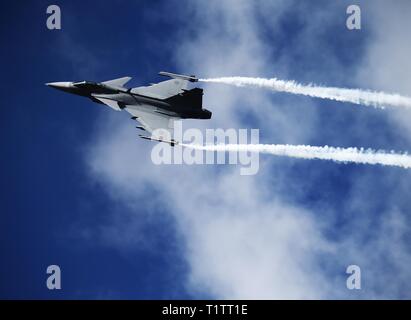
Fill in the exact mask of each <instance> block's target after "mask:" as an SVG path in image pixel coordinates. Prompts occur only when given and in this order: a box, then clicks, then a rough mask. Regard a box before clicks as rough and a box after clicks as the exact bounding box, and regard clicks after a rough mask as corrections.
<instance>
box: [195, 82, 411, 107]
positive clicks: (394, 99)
mask: <svg viewBox="0 0 411 320" xmlns="http://www.w3.org/2000/svg"><path fill="white" fill-rule="evenodd" d="M199 81H203V82H214V83H224V84H229V85H234V86H237V87H244V86H251V87H260V88H268V89H271V90H274V91H279V92H288V93H293V94H301V95H305V96H310V97H316V98H322V99H330V100H335V101H341V102H351V103H355V104H361V105H366V106H373V107H375V108H381V109H383V108H384V107H385V106H391V107H403V108H411V98H410V97H405V96H401V95H399V94H389V93H384V92H375V91H369V90H361V89H346V88H336V87H321V86H317V85H314V84H308V85H302V84H299V83H297V82H295V81H284V80H279V79H276V78H272V79H264V78H249V77H222V78H210V79H199Z"/></svg>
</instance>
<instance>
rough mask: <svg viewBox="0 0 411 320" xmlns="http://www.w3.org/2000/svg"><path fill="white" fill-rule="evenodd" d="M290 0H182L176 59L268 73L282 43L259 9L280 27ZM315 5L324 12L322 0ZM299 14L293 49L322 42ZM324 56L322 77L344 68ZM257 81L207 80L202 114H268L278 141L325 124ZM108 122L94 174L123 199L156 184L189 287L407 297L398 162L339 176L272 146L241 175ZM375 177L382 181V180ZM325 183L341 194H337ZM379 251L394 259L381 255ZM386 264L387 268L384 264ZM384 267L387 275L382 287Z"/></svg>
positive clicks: (218, 120) (260, 117) (261, 294)
mask: <svg viewBox="0 0 411 320" xmlns="http://www.w3.org/2000/svg"><path fill="white" fill-rule="evenodd" d="M293 5H294V2H288V1H287V2H278V3H276V4H275V5H273V4H272V3H271V2H270V3H265V2H258V6H257V5H256V4H255V3H254V2H249V1H234V0H233V1H209V2H207V3H202V2H187V3H185V4H184V6H179V7H178V8H179V9H181V10H182V13H183V14H186V15H187V18H188V17H189V18H190V21H191V22H192V23H190V24H189V25H187V26H186V29H185V30H182V31H181V33H179V34H178V42H177V45H178V47H177V48H176V51H175V52H176V56H175V59H176V61H177V63H178V65H179V68H180V69H181V70H192V71H193V73H197V74H202V75H204V76H212V75H216V74H240V73H241V74H244V75H258V74H266V72H267V70H270V68H273V63H274V62H273V57H272V56H271V55H270V52H271V51H270V50H267V48H268V46H272V47H276V46H277V45H279V44H276V43H275V41H273V42H270V43H268V42H267V40H266V38H264V37H263V36H262V32H261V26H260V24H259V22H260V19H261V18H264V17H267V15H262V14H261V13H262V12H267V10H273V12H275V13H276V14H274V15H272V16H269V17H267V18H269V19H266V20H264V23H265V24H267V25H268V26H269V28H270V30H271V29H272V30H275V29H278V28H281V23H282V20H281V14H280V13H281V12H285V11H286V10H292V6H293ZM273 6H274V7H273ZM274 9H275V10H274ZM316 12H321V14H322V15H324V16H327V15H328V14H329V13H328V12H326V11H321V8H318V11H316ZM331 14H333V13H331ZM305 23H306V24H307V28H309V30H310V34H309V36H310V37H311V38H310V39H305V41H304V42H303V43H300V44H299V45H298V46H297V45H296V47H295V48H294V50H298V54H303V52H304V50H307V51H309V50H315V52H317V51H318V50H317V49H318V47H324V48H328V46H329V44H328V42H327V39H324V38H316V35H317V33H316V30H323V29H324V26H323V25H322V24H321V23H320V22H319V21H318V20H315V19H313V20H312V21H311V20H309V21H305ZM302 32H303V31H302ZM310 41H311V42H312V41H316V46H315V48H314V47H310V46H308V45H307V46H305V45H304V44H309V43H310ZM290 50H292V49H290ZM222 53H224V54H222ZM294 53H295V54H297V52H294ZM255 57H258V59H255ZM327 59H329V62H330V64H331V65H333V66H334V69H332V70H321V69H319V70H318V72H319V73H321V72H323V74H322V76H323V77H325V76H328V77H330V78H332V77H333V75H338V76H341V73H342V71H344V69H343V68H342V67H338V63H334V62H331V61H334V60H333V59H337V58H335V57H333V56H330V57H327ZM278 61H279V62H278V63H279V64H280V63H281V65H282V66H281V68H282V70H285V71H286V70H287V69H292V65H293V63H294V61H293V59H291V58H289V57H288V58H286V57H284V56H281V57H280V58H279V59H278ZM392 63H393V64H394V63H395V62H394V61H393V62H392ZM331 80H332V79H330V81H331ZM365 84H366V83H365ZM388 89H391V90H393V88H388ZM239 91H240V92H239ZM256 91H258V90H252V91H241V90H234V91H233V90H230V89H229V88H221V87H216V86H213V85H212V84H206V85H205V92H206V94H205V96H204V104H205V105H206V106H208V107H209V106H212V108H211V109H213V111H214V117H213V119H212V120H211V121H209V122H207V123H204V122H202V123H201V125H203V126H205V125H207V126H219V127H242V126H244V124H247V120H244V118H246V119H248V118H247V117H246V116H247V115H248V116H249V117H250V115H252V116H253V117H255V118H254V120H255V123H257V124H258V125H259V126H260V127H261V130H262V131H264V132H265V134H266V135H269V134H270V133H273V132H274V130H275V127H276V126H277V127H280V128H281V130H279V131H275V132H276V134H277V135H276V136H275V139H276V141H287V140H290V139H291V140H296V139H299V140H300V142H299V143H304V139H311V138H318V137H321V136H322V135H324V134H325V132H324V130H325V129H324V127H317V124H318V119H322V117H323V116H324V115H323V114H322V113H321V111H318V110H317V109H316V108H306V104H308V103H312V102H310V101H301V108H299V109H297V110H292V109H291V108H280V103H279V102H276V101H274V100H273V98H272V95H271V94H270V93H269V92H268V93H262V92H256ZM256 106H258V108H259V109H258V112H256ZM347 109H349V108H347ZM303 110H304V111H303ZM298 112H304V117H303V119H302V121H300V122H299V125H295V123H293V122H294V121H295V119H297V118H296V113H298ZM347 112H349V111H347ZM107 117H108V118H109V119H110V118H111V117H114V115H112V114H108V115H107ZM104 123H105V126H104V128H101V130H98V131H97V132H96V138H95V140H94V141H92V142H91V143H92V145H93V147H92V149H91V150H90V152H89V153H88V154H87V161H88V163H89V165H90V168H91V175H92V176H93V177H94V178H95V179H98V181H101V182H102V185H103V186H104V187H105V188H106V189H107V191H108V193H109V194H111V195H112V197H113V198H115V199H121V201H123V202H124V203H127V205H129V207H130V210H133V209H134V208H135V207H136V206H138V200H136V199H138V196H141V195H142V194H145V192H146V190H147V187H148V186H149V187H150V188H153V189H154V190H155V193H156V194H157V195H160V196H159V197H158V198H156V199H157V200H158V202H156V203H157V205H158V206H161V207H162V209H164V210H166V211H167V212H168V213H169V214H170V215H171V216H172V217H173V219H174V220H175V222H176V226H177V227H176V230H177V232H178V233H179V237H181V239H182V240H183V242H184V245H182V246H181V247H180V248H179V249H180V250H181V251H182V252H183V254H184V256H185V258H186V261H187V265H188V267H189V271H188V274H187V282H186V283H185V285H186V287H187V289H188V290H189V291H191V292H192V293H193V295H194V296H199V295H201V294H208V295H211V296H212V297H215V298H341V297H345V298H346V297H348V298H356V297H374V298H375V297H377V298H378V297H380V298H381V297H404V296H408V297H409V292H410V291H409V290H408V291H406V290H405V288H409V286H408V287H407V285H406V284H404V283H409V279H410V274H409V271H407V268H406V267H405V263H408V262H409V260H410V252H409V251H410V250H409V246H408V245H407V243H406V240H404V239H406V238H405V237H406V236H408V234H409V233H408V232H409V231H408V229H407V227H406V226H408V225H409V219H408V218H407V217H406V215H405V214H406V212H403V208H404V207H406V203H407V200H406V199H407V198H408V194H409V192H408V193H407V192H406V191H407V190H408V189H407V188H409V185H408V184H407V183H406V182H404V181H405V180H402V178H403V179H407V174H404V173H403V172H404V171H401V173H398V171H400V170H393V171H389V170H390V169H389V168H383V169H384V171H381V170H378V169H377V168H376V167H374V168H372V169H369V170H367V169H364V170H357V169H353V170H355V171H344V177H342V175H343V174H341V173H340V170H341V169H340V168H341V166H333V167H332V168H331V169H330V167H328V166H327V167H325V166H323V165H316V164H314V162H309V163H310V165H304V166H303V167H300V168H299V169H297V168H296V165H295V164H294V163H292V164H290V163H288V164H285V163H284V162H281V166H279V165H278V163H277V162H276V160H275V159H276V158H274V157H270V158H267V160H265V161H264V163H263V164H262V166H261V167H260V172H259V175H257V176H248V177H244V176H239V175H238V174H237V171H236V170H233V169H232V168H231V167H228V166H227V167H223V168H220V167H219V168H216V167H214V166H199V167H196V166H155V165H153V164H152V163H151V161H150V148H149V146H148V145H147V144H144V142H141V143H139V144H137V143H136V140H135V138H134V132H133V128H129V126H127V124H124V122H121V121H113V122H110V121H104ZM196 125H197V123H196ZM199 125H200V124H199ZM355 125H356V124H355V123H350V122H347V123H346V132H345V136H347V137H348V136H349V133H350V130H357V132H358V130H359V132H361V133H364V135H365V136H366V137H372V133H370V132H369V130H368V128H367V127H361V128H357V127H356V126H355ZM385 125H386V124H385ZM107 126H109V128H107ZM329 143H330V144H331V143H333V142H332V141H330V142H329ZM374 143H376V142H375V141H374ZM305 163H308V162H305ZM322 164H323V163H322ZM373 170H375V171H373ZM296 171H297V172H299V173H301V174H296ZM327 174H328V175H327ZM339 175H341V177H340V176H339ZM333 176H334V177H335V176H339V177H340V179H341V180H344V185H346V189H342V188H343V187H342V186H341V185H342V184H343V182H342V181H341V182H340V181H339V180H338V181H336V182H335V184H334V185H332V187H331V188H328V187H327V186H328V185H329V184H328V183H330V182H329V181H330V180H332V177H333ZM307 180H309V181H307ZM381 180H383V182H384V185H382V184H381ZM399 181H401V183H399ZM340 183H341V185H340ZM299 186H300V187H299ZM378 188H384V192H382V191H381V190H378ZM387 188H390V190H391V192H387ZM296 190H297V191H298V193H299V194H301V195H302V196H301V197H302V198H304V199H310V198H313V197H312V193H314V192H316V193H315V195H316V196H317V197H319V198H320V201H319V202H314V201H313V200H307V201H306V202H303V201H301V200H298V199H297V196H294V195H293V192H294V193H296V192H297V191H296ZM332 194H334V195H335V196H336V197H337V198H338V199H339V202H338V203H337V201H334V202H333V200H332V197H331V195H332ZM146 196H148V197H149V196H150V195H149V194H147V195H146ZM342 199H343V200H342ZM401 203H402V205H400V204H401ZM404 203H405V204H404ZM396 205H397V208H395V206H396ZM116 227H117V228H119V229H120V232H114V233H112V234H115V236H116V237H121V234H127V235H130V234H132V233H130V232H124V231H126V230H127V224H125V223H119V224H116V225H114V226H111V228H116ZM129 227H130V228H132V227H133V226H129ZM127 231H129V230H127ZM146 236H148V237H149V236H150V234H146ZM153 236H154V235H153ZM114 242H115V243H119V245H121V243H123V242H122V241H114ZM387 254H388V255H389V257H390V261H388V263H385V262H386V257H387ZM384 261H385V262H384ZM348 264H359V265H360V266H361V268H362V269H363V272H364V275H365V276H366V277H367V284H366V289H364V290H363V291H362V292H360V293H353V292H350V291H348V290H347V289H346V287H345V273H344V272H345V268H346V267H347V265H348ZM387 270H388V273H384V272H387ZM393 271H394V272H395V273H396V276H395V277H393V276H390V274H389V272H393ZM386 274H387V275H388V276H385V275H386ZM387 279H388V280H389V281H390V282H389V285H387V286H386V287H385V286H384V281H385V280H387ZM405 280H407V281H405Z"/></svg>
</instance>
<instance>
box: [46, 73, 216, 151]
mask: <svg viewBox="0 0 411 320" xmlns="http://www.w3.org/2000/svg"><path fill="white" fill-rule="evenodd" d="M159 74H160V75H162V76H167V77H170V78H172V79H171V80H166V81H162V82H159V83H156V84H151V85H149V86H144V87H136V88H126V87H125V84H126V83H127V82H128V81H130V80H131V78H130V77H123V78H119V79H114V80H109V81H104V82H101V83H98V82H91V81H79V82H50V83H46V85H47V86H49V87H52V88H56V89H59V90H62V91H65V92H69V93H73V94H76V95H79V96H83V97H87V98H90V99H91V100H92V101H94V102H97V103H100V104H105V105H107V106H109V107H110V108H112V109H114V110H116V111H121V110H125V111H127V112H128V113H130V114H131V116H132V117H131V119H133V120H136V121H138V122H139V123H140V125H139V126H137V127H136V128H138V129H141V130H143V131H147V132H148V133H150V135H139V136H140V137H141V138H143V139H148V140H153V141H160V142H166V143H169V144H170V145H171V146H174V145H175V144H178V141H175V140H174V138H173V136H174V120H178V119H210V118H211V112H210V111H209V110H207V109H204V108H203V106H202V102H203V89H200V88H194V89H190V90H188V89H187V87H188V83H189V82H197V81H198V79H197V78H196V77H195V76H186V75H180V74H175V73H171V72H164V71H161V72H160V73H159Z"/></svg>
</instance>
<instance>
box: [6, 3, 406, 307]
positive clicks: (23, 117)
mask: <svg viewBox="0 0 411 320" xmlns="http://www.w3.org/2000/svg"><path fill="white" fill-rule="evenodd" d="M373 3H374V4H371V3H370V2H369V1H363V2H360V5H361V8H362V12H363V29H362V30H361V31H348V30H347V29H346V28H345V19H346V14H345V9H346V7H347V5H348V4H351V3H350V2H349V1H336V2H333V3H330V2H329V1H312V2H310V3H307V2H304V1H268V2H265V1H257V2H247V1H210V2H207V4H202V3H201V2H194V1H193V2H187V3H180V2H177V1H176V2H173V1H172V2H170V1H159V2H156V3H152V2H148V1H106V2H104V3H103V2H97V1H82V2H81V4H80V3H77V2H73V1H59V2H58V3H55V4H58V5H59V6H60V7H61V10H62V30H60V31H50V30H48V29H47V28H46V25H45V22H46V17H47V16H46V8H47V6H48V5H49V4H50V3H48V2H47V1H36V2H27V3H25V4H23V3H13V4H8V5H7V6H6V5H5V4H2V5H1V6H2V10H1V12H2V13H1V14H2V19H1V21H2V28H1V29H0V36H1V41H2V44H3V45H2V50H1V58H2V59H1V61H2V62H3V65H2V69H1V70H2V80H1V81H2V85H1V91H2V92H1V93H2V97H3V102H2V104H1V106H2V108H1V112H2V114H1V137H2V157H1V165H2V168H3V170H2V179H1V182H0V183H1V190H2V192H1V209H2V210H1V223H0V237H1V242H0V243H1V251H0V254H1V268H2V269H1V272H0V297H1V298H53V299H54V298H55V299H60V298H71V299H73V298H80V299H82V298H84V299H93V298H115V299H116V298H130V299H154V298H155V299H163V298H208V297H210V298H350V299H357V298H409V297H410V293H409V292H410V289H411V288H410V285H409V283H411V282H410V279H411V272H410V271H409V270H408V267H407V266H408V265H409V262H410V261H411V246H410V228H409V227H410V212H409V206H410V200H409V197H408V195H409V192H410V182H409V181H410V173H409V172H408V171H405V170H403V169H397V168H386V167H379V166H365V165H353V164H347V165H343V164H335V163H330V162H325V161H305V160H293V159H287V158H275V157H270V156H261V157H260V161H261V162H260V172H259V174H258V175H256V176H253V177H242V176H239V171H238V168H236V167H235V166H230V165H226V166H181V167H176V166H170V167H167V166H166V167H158V166H155V165H153V164H152V163H151V160H150V150H151V149H150V146H151V145H150V144H148V143H147V142H146V141H139V140H137V139H136V136H137V133H136V132H135V128H134V125H133V123H132V122H131V121H130V120H129V118H128V116H127V115H125V114H122V113H114V112H112V111H111V110H109V108H104V107H102V106H100V105H96V104H93V103H91V102H90V101H88V100H86V99H82V98H80V97H74V96H68V95H66V94H63V93H61V92H58V91H55V90H51V89H50V88H47V87H46V86H44V83H46V82H51V81H70V80H73V81H74V80H83V79H88V80H96V81H102V80H108V79H112V78H116V77H120V76H132V77H133V80H132V82H130V85H131V86H138V85H144V84H147V83H150V82H155V81H159V80H160V78H159V77H158V76H157V75H156V74H157V72H158V71H160V70H168V71H176V72H179V73H187V74H192V73H193V74H197V75H199V76H230V75H246V76H262V77H272V76H276V77H278V78H283V79H295V80H298V81H301V82H306V83H307V82H311V81H313V82H315V83H320V84H327V85H334V86H347V87H361V88H370V89H376V90H384V91H390V92H391V91H395V92H399V93H402V94H405V95H411V92H410V91H409V83H410V81H411V79H410V78H409V74H411V72H406V71H408V70H410V68H411V64H410V63H409V62H408V59H406V58H405V57H406V56H407V54H406V53H407V52H411V50H410V48H408V47H407V46H406V45H405V44H404V37H406V31H405V30H406V27H407V26H408V25H407V23H408V22H407V21H406V19H404V18H403V16H402V15H403V12H407V10H408V12H409V10H410V9H411V8H410V6H409V4H408V3H407V2H405V1H404V2H399V4H398V6H397V7H391V6H390V5H389V3H388V1H377V2H373ZM53 4H54V3H53ZM234 4H235V5H234ZM393 21H394V22H396V23H393ZM390 48H392V49H391V50H389V49H390ZM398 48H399V49H398ZM399 51H401V52H405V53H404V55H402V54H400V53H397V52H399ZM404 71H405V72H404ZM407 74H408V76H407ZM407 84H408V85H407ZM203 87H204V88H205V97H204V105H205V106H206V107H207V108H208V109H210V110H212V111H213V119H212V120H210V121H209V122H207V123H204V122H201V123H199V124H198V126H200V127H202V128H206V127H210V128H217V127H221V128H230V127H233V128H239V127H241V128H259V129H260V141H262V142H265V143H294V144H312V145H333V146H341V147H348V146H353V147H354V146H356V147H372V148H375V149H386V150H391V149H394V150H399V151H407V150H408V151H409V150H410V149H411V140H410V139H409V133H411V126H410V125H409V124H408V121H407V119H408V118H409V116H410V113H409V112H408V113H406V112H405V113H399V112H395V111H394V112H391V110H383V111H381V110H374V109H372V108H363V107H359V106H354V105H350V104H342V103H337V102H332V101H321V100H316V99H309V98H306V97H299V96H290V95H286V94H273V93H271V92H265V91H262V90H257V89H253V90H250V91H247V90H243V89H238V88H228V87H225V86H218V85H211V84H210V85H209V84H207V85H204V86H203ZM189 124H190V125H192V126H197V122H189ZM50 264H58V265H59V266H60V267H61V269H62V287H63V289H62V290H60V291H49V290H48V289H47V288H46V286H45V280H46V267H47V266H48V265H50ZM349 264H358V265H359V266H360V267H361V268H362V271H363V278H364V280H363V289H362V290H361V291H359V292H353V291H348V290H347V289H346V287H345V278H346V275H345V273H344V272H345V268H346V267H347V266H348V265H349Z"/></svg>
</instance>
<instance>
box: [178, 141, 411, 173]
mask: <svg viewBox="0 0 411 320" xmlns="http://www.w3.org/2000/svg"><path fill="white" fill-rule="evenodd" d="M181 145H182V146H183V147H187V148H192V149H197V150H204V151H224V152H230V151H232V152H260V153H267V154H273V155H276V156H286V157H293V158H303V159H322V160H332V161H336V162H353V163H362V164H373V165H374V164H380V165H384V166H397V167H402V168H406V169H409V168H411V156H410V155H408V154H406V153H405V154H399V153H394V152H393V151H391V152H390V153H388V152H385V151H376V150H372V149H363V148H360V149H357V148H334V147H328V146H324V147H314V146H306V145H287V144H217V145H198V144H184V143H183V144H181Z"/></svg>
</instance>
